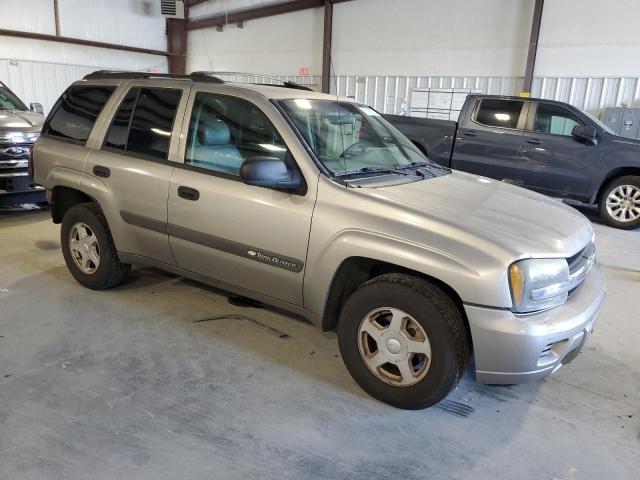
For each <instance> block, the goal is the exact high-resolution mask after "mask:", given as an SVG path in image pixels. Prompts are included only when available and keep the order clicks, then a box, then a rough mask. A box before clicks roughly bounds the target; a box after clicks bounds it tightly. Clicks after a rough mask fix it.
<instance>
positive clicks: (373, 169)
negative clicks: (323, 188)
mask: <svg viewBox="0 0 640 480" xmlns="http://www.w3.org/2000/svg"><path fill="white" fill-rule="evenodd" d="M362 173H392V174H394V175H404V176H411V174H410V173H407V172H403V171H401V170H398V169H397V168H388V167H362V168H358V169H357V170H347V171H345V172H338V173H336V174H335V176H336V177H345V176H350V175H358V174H362Z"/></svg>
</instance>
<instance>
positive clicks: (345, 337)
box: [338, 273, 470, 410]
mask: <svg viewBox="0 0 640 480" xmlns="http://www.w3.org/2000/svg"><path fill="white" fill-rule="evenodd" d="M468 338H469V337H468V334H467V330H466V326H465V322H464V320H463V318H462V315H461V314H460V311H459V310H458V308H457V307H456V305H455V304H454V302H453V301H452V300H451V298H450V297H449V296H448V295H447V294H446V293H445V292H444V291H443V290H442V289H440V288H439V287H437V286H435V285H433V284H432V283H429V282H427V281H426V280H423V279H421V278H416V277H413V276H410V275H404V274H395V273H394V274H387V275H382V276H380V277H376V278H374V279H373V280H370V281H369V282H367V283H365V284H364V285H362V286H360V287H359V288H358V289H357V290H356V291H355V292H354V293H353V294H352V295H351V296H350V297H349V299H348V300H347V302H346V303H345V305H344V307H343V309H342V312H341V314H340V320H339V323H338V342H339V344H340V352H341V353H342V358H343V360H344V362H345V365H346V367H347V370H349V373H350V374H351V376H353V378H354V379H355V380H356V382H358V384H359V385H360V386H361V387H362V388H363V389H364V390H365V391H366V392H367V393H369V394H370V395H371V396H372V397H374V398H377V399H378V400H381V401H382V402H385V403H388V404H390V405H393V406H395V407H398V408H403V409H411V410H413V409H419V408H425V407H429V406H431V405H434V404H436V403H438V402H439V401H440V400H442V399H443V398H445V397H446V396H447V394H448V393H449V392H450V391H451V390H452V389H453V388H454V387H455V386H456V384H457V383H458V381H459V380H460V378H462V376H463V375H464V373H465V372H466V370H467V367H468V364H469V355H470V346H469V340H468Z"/></svg>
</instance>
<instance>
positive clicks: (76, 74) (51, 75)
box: [0, 54, 166, 113]
mask: <svg viewBox="0 0 640 480" xmlns="http://www.w3.org/2000/svg"><path fill="white" fill-rule="evenodd" d="M134 55H136V54H132V56H134ZM158 58H160V57H158ZM163 60H164V59H163ZM113 68H114V67H113V66H110V65H107V66H93V65H73V64H68V63H54V62H36V61H30V60H10V59H4V58H0V80H1V81H2V82H4V83H5V84H6V85H7V86H8V87H9V88H10V89H11V90H13V91H14V92H15V93H16V95H18V96H19V97H20V99H21V100H22V101H23V102H25V103H26V104H27V105H28V104H29V103H32V102H39V103H41V104H42V106H43V107H44V111H45V113H48V112H49V110H50V109H51V107H52V106H53V104H54V103H55V102H56V100H57V99H58V97H59V96H60V94H61V93H62V92H63V91H64V90H65V89H66V88H67V87H68V86H69V85H70V84H71V83H73V82H75V81H76V80H80V79H81V78H82V77H84V76H85V75H86V74H88V73H91V72H95V71H96V70H110V69H113ZM124 68H126V67H124ZM149 68H156V69H157V70H158V71H159V72H166V61H163V62H162V63H161V64H159V65H153V66H151V67H149ZM149 68H143V69H142V70H143V71H148V70H149Z"/></svg>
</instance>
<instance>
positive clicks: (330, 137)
mask: <svg viewBox="0 0 640 480" xmlns="http://www.w3.org/2000/svg"><path fill="white" fill-rule="evenodd" d="M279 103H280V105H281V106H282V107H283V109H284V110H285V112H286V114H287V115H288V116H289V118H291V120H292V121H293V123H294V124H295V126H296V128H297V129H298V131H299V132H300V134H301V135H302V136H303V137H304V139H305V140H306V142H307V144H308V145H309V148H311V150H313V152H314V153H315V155H316V157H318V159H319V160H320V161H321V162H322V163H323V164H324V165H325V167H327V169H328V170H330V171H331V172H332V173H333V174H334V175H336V176H339V175H345V174H350V173H353V172H366V171H371V172H374V171H380V170H384V169H398V168H402V167H407V166H412V165H414V166H415V165H418V164H419V165H424V164H428V165H432V164H430V163H428V160H427V158H426V157H425V156H424V154H423V153H422V152H421V151H420V150H419V149H418V148H417V147H416V146H415V145H414V144H413V143H411V141H410V140H409V139H407V138H406V137H405V136H404V135H402V134H401V133H400V132H399V131H398V130H396V129H395V127H393V126H392V125H391V124H390V123H389V122H387V121H386V120H385V119H384V118H383V117H382V115H380V114H379V113H378V112H376V111H375V110H373V109H371V108H369V107H366V106H363V105H358V104H355V103H350V102H338V101H336V100H307V99H301V98H297V99H294V100H283V101H281V102H279Z"/></svg>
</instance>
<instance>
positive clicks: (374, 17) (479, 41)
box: [333, 0, 533, 76]
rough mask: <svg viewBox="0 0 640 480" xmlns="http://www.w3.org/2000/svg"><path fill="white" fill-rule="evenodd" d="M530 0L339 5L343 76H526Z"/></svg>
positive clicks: (338, 64) (337, 54)
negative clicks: (524, 73)
mask: <svg viewBox="0 0 640 480" xmlns="http://www.w3.org/2000/svg"><path fill="white" fill-rule="evenodd" d="M532 9H533V1H531V0H483V1H481V2H479V1H477V0H455V1H448V2H447V1H426V0H394V1H389V0H355V1H353V2H346V3H340V4H337V5H335V7H334V32H333V40H334V41H333V62H334V66H335V71H336V73H337V74H338V75H365V74H367V75H454V76H464V75H486V76H490V75H494V76H516V75H521V74H522V73H523V72H524V66H525V62H526V53H527V47H528V41H529V32H530V28H531V27H530V26H531V15H532Z"/></svg>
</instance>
